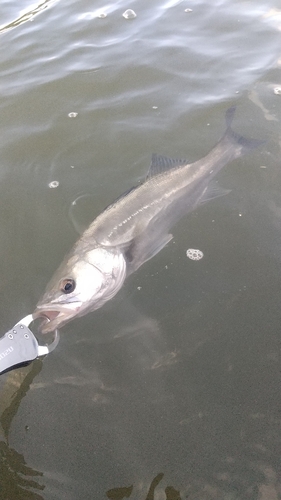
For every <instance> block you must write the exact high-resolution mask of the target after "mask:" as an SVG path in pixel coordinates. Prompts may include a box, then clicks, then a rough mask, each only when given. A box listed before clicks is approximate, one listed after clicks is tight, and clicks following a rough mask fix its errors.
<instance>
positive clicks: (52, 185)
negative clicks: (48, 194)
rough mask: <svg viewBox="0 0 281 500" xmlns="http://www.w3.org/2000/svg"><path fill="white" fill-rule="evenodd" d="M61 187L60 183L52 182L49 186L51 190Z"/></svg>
mask: <svg viewBox="0 0 281 500" xmlns="http://www.w3.org/2000/svg"><path fill="white" fill-rule="evenodd" d="M59 185H60V183H59V181H52V182H49V184H48V186H49V188H51V189H54V188H57V187H58V186H59Z"/></svg>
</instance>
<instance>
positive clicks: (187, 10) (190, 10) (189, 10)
mask: <svg viewBox="0 0 281 500" xmlns="http://www.w3.org/2000/svg"><path fill="white" fill-rule="evenodd" d="M184 12H192V9H184Z"/></svg>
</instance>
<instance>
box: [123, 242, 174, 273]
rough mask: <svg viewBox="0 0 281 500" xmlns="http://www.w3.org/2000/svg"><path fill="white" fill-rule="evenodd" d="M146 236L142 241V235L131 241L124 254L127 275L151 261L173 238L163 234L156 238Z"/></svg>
mask: <svg viewBox="0 0 281 500" xmlns="http://www.w3.org/2000/svg"><path fill="white" fill-rule="evenodd" d="M150 236H151V237H149V235H148V234H147V235H146V236H145V239H144V240H143V239H142V238H143V235H141V236H140V237H139V238H136V239H135V240H133V241H132V243H131V245H130V246H129V248H128V249H127V251H126V253H125V257H126V261H127V270H128V271H127V274H131V273H133V272H134V271H136V270H137V269H138V268H139V267H140V266H142V264H144V262H146V261H147V260H149V259H152V257H154V255H156V254H157V253H158V252H160V250H162V248H164V247H165V246H166V245H167V243H169V241H171V239H172V238H173V235H172V234H164V235H161V236H158V237H155V235H154V237H152V235H150Z"/></svg>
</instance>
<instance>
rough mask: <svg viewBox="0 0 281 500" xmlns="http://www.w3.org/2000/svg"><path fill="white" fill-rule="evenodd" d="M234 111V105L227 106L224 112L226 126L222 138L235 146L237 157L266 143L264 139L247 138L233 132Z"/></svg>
mask: <svg viewBox="0 0 281 500" xmlns="http://www.w3.org/2000/svg"><path fill="white" fill-rule="evenodd" d="M235 111H236V106H231V108H229V109H228V110H227V111H226V113H225V122H226V127H227V128H226V132H225V134H224V136H223V138H222V139H224V140H225V141H230V142H231V143H232V144H233V145H234V146H237V157H239V156H242V155H244V154H247V153H249V152H250V151H252V150H253V149H256V148H258V147H259V146H262V145H263V144H265V143H266V141H263V140H259V139H249V138H248V137H244V136H242V135H239V134H237V133H236V132H234V130H233V129H232V128H231V125H232V122H233V118H234V115H235Z"/></svg>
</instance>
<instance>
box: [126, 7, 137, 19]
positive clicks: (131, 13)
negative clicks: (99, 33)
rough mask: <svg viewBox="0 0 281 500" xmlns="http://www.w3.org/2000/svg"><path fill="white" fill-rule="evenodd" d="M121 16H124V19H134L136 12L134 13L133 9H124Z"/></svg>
mask: <svg viewBox="0 0 281 500" xmlns="http://www.w3.org/2000/svg"><path fill="white" fill-rule="evenodd" d="M122 16H123V17H124V18H125V19H134V18H135V17H137V14H136V13H135V11H134V10H132V9H127V10H125V12H123V14H122Z"/></svg>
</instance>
